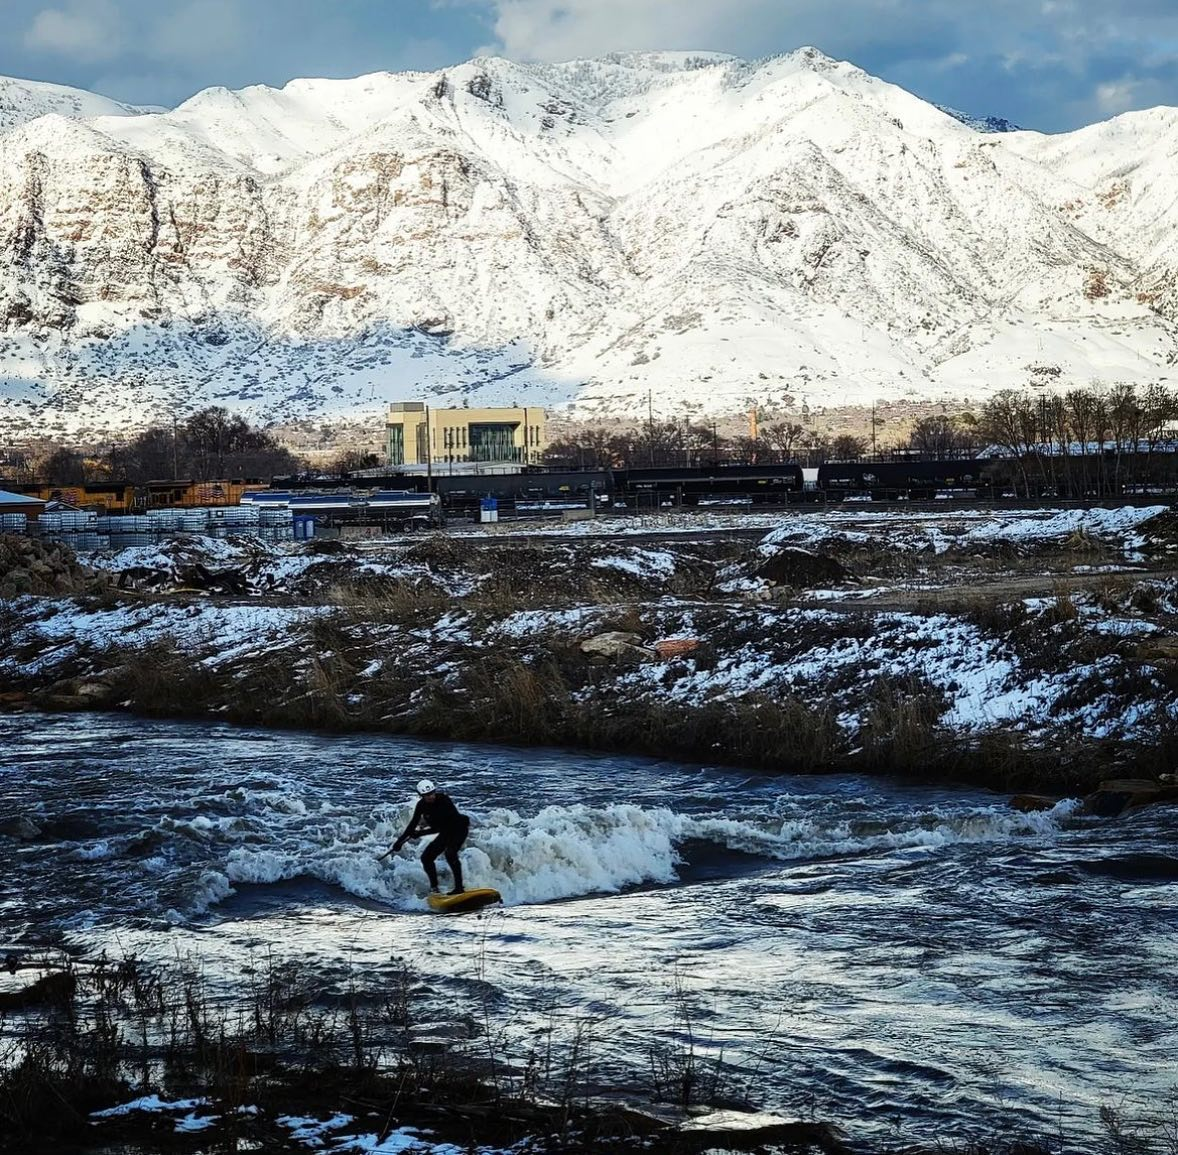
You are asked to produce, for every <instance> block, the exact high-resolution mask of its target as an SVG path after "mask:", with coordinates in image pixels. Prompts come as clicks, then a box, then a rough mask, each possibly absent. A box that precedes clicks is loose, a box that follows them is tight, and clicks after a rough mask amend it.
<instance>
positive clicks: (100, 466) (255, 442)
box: [16, 406, 303, 485]
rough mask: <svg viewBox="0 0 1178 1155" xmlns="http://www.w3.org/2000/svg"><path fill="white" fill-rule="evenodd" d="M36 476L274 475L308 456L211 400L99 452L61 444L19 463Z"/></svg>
mask: <svg viewBox="0 0 1178 1155" xmlns="http://www.w3.org/2000/svg"><path fill="white" fill-rule="evenodd" d="M16 464H17V470H18V472H23V473H25V474H26V475H27V476H28V478H29V479H30V480H33V479H36V480H38V481H44V482H47V483H48V484H50V485H84V484H97V483H101V482H104V481H127V482H130V483H131V484H133V485H141V484H143V483H145V482H148V481H159V480H163V479H168V478H184V479H186V480H191V481H213V480H215V479H217V478H226V477H260V478H269V477H271V476H273V475H275V474H288V473H295V472H298V471H299V470H300V469H301V468H303V462H302V460H301V459H300V458H298V457H296V456H295V455H294V454H293V453H291V452H290V451H289V450H287V449H284V448H283V447H282V446H281V445H279V444H278V442H277V441H276V440H275V439H274V438H273V437H272V436H271V435H270V434H269V433H267V432H266V431H265V430H264V429H260V428H257V427H255V426H252V425H250V424H249V422H248V421H246V420H245V418H244V417H241V416H239V415H237V414H231V413H230V412H229V411H228V410H227V409H224V408H221V407H219V406H211V407H209V408H207V409H202V410H200V411H199V412H197V413H194V414H192V416H190V417H187V418H185V419H184V420H183V421H177V422H176V423H175V424H174V425H170V426H164V425H153V426H151V427H150V428H148V429H145V430H144V431H143V432H142V433H139V434H137V435H136V436H135V437H134V438H132V439H131V440H130V441H127V442H125V443H122V444H115V445H111V446H110V447H109V448H108V449H106V450H105V451H103V452H101V453H97V454H85V453H82V452H81V451H80V450H78V449H72V448H68V447H59V448H57V449H54V450H52V451H50V452H49V453H47V454H46V455H45V456H43V457H41V458H40V459H39V460H29V459H26V460H25V461H24V462H20V463H16Z"/></svg>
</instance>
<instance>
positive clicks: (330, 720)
mask: <svg viewBox="0 0 1178 1155" xmlns="http://www.w3.org/2000/svg"><path fill="white" fill-rule="evenodd" d="M1173 522H1174V518H1173V515H1172V514H1170V513H1168V512H1166V511H1163V510H1161V509H1146V510H1134V509H1125V510H1091V511H1069V512H1068V513H1066V514H1055V515H1051V514H1044V513H1038V512H1035V513H1024V514H1017V513H1015V514H1003V515H993V514H990V515H971V514H968V513H967V514H955V515H946V516H942V517H934V516H931V515H921V516H904V515H881V514H874V515H873V514H871V513H869V512H868V513H861V514H845V513H833V514H810V515H802V516H794V517H782V518H779V519H776V520H775V522H773V523H772V524H771V526H770V527H765V532H764V535H763V537H762V538H761V540H759V541H756V540H754V541H749V540H748V538H747V536H746V535H745V534H742V533H738V532H736V531H734V530H732V529H729V528H719V529H705V530H704V532H700V527H699V523H698V522H696V523H695V524H694V530H695V532H692V528H693V527H692V524H691V523H690V522H687V523H684V525H683V526H682V527H681V529H680V532H681V536H680V537H676V536H675V531H674V529H668V527H667V525H664V524H662V523H660V525H659V526H658V527H657V528H651V529H650V530H649V532H650V533H654V532H657V534H658V540H657V541H651V540H645V539H644V537H643V535H642V534H641V533H639V534H635V535H631V536H626V535H623V534H615V535H614V536H612V537H587V536H569V537H568V538H565V539H562V538H560V537H559V536H550V535H547V534H546V535H545V536H542V537H540V536H536V537H531V538H529V537H528V536H526V535H519V536H513V537H510V538H503V537H501V536H494V535H485V536H479V535H476V534H473V533H472V534H467V535H465V536H461V535H435V536H430V537H427V538H423V539H418V540H409V541H402V542H389V543H383V544H378V545H375V546H373V545H367V544H365V545H363V546H361V545H351V546H348V545H344V544H343V543H338V542H326V543H324V542H320V543H312V544H311V545H310V546H274V545H267V544H265V543H262V542H257V541H253V540H251V539H233V540H229V541H221V540H216V539H196V538H192V539H177V540H176V541H173V542H171V543H168V544H166V545H162V546H159V547H150V548H138V549H130V550H121V551H116V552H110V553H106V554H97V555H94V554H91V555H86V556H85V557H84V558H83V559H82V560H83V562H84V563H85V564H84V566H83V567H78V566H76V565H73V563H72V560H70V561H69V565H70V566H71V567H72V568H69V570H68V581H69V583H70V585H69V587H68V589H69V591H70V592H71V593H72V592H73V590H76V589H77V588H79V585H80V583H81V584H82V585H83V588H85V589H87V590H88V592H83V593H81V594H80V595H79V594H74V595H73V596H54V591H53V590H52V582H51V580H50V581H49V584H48V589H47V586H46V582H45V580H44V575H42V584H41V586H39V587H37V588H39V589H40V591H41V593H40V595H39V596H38V595H37V594H34V593H28V594H23V595H19V596H15V597H10V598H9V599H8V601H6V602H5V603H3V612H2V614H0V640H2V641H4V642H5V643H6V644H5V645H4V646H3V647H2V652H3V654H4V657H3V658H0V677H2V678H3V680H4V682H5V683H6V685H5V691H6V692H5V694H4V699H5V703H6V705H7V706H8V707H9V708H15V707H22V706H33V707H37V708H45V709H86V708H102V709H109V708H118V709H126V710H130V711H133V712H138V713H143V714H146V715H154V716H175V717H210V718H220V719H227V720H232V721H235V722H239V723H243V724H249V725H265V726H280V727H306V726H311V727H318V728H326V729H335V730H341V731H348V730H375V731H386V732H389V733H401V734H417V735H432V736H437V737H444V738H455V739H461V740H469V741H489V742H507V743H517V744H545V745H565V746H578V747H583V748H591V749H601V750H615V751H630V752H633V753H641V754H656V755H660V756H666V757H677V758H681V759H686V760H694V761H709V762H713V761H721V762H730V763H738V764H744V765H749V766H752V767H757V768H764V769H771V770H779V771H799V770H800V771H805V772H848V771H850V772H872V773H888V774H897V773H900V774H908V775H916V776H920V777H924V778H926V779H935V780H950V781H952V780H960V781H963V782H971V783H975V784H985V785H989V786H993V787H995V788H999V789H1006V790H1032V791H1040V792H1044V793H1054V794H1064V793H1072V794H1075V793H1086V792H1088V791H1089V790H1091V789H1093V788H1094V787H1095V785H1096V784H1097V783H1099V782H1100V781H1101V780H1103V779H1107V778H1110V777H1118V776H1120V777H1125V776H1131V777H1134V778H1142V777H1145V778H1153V777H1156V776H1157V775H1159V774H1163V773H1166V772H1169V771H1170V770H1171V769H1172V766H1173V764H1174V761H1175V756H1176V754H1178V724H1176V721H1175V719H1176V717H1178V573H1175V572H1174V570H1173V569H1172V564H1171V562H1170V559H1171V557H1172V555H1173V551H1174V546H1175V543H1176V541H1178V538H1176V535H1175V530H1174V524H1173ZM704 524H705V526H706V524H707V523H706V522H705V523H704ZM583 525H584V523H580V524H579V525H576V526H570V527H568V528H569V530H570V531H574V532H576V533H577V534H583V533H584V530H583V529H582V526H583ZM773 526H775V528H774V527H773ZM546 528H547V527H546ZM638 528H639V529H641V528H642V527H641V526H639V527H638ZM87 583H88V584H87ZM2 584H3V575H0V587H2ZM10 585H11V583H10Z"/></svg>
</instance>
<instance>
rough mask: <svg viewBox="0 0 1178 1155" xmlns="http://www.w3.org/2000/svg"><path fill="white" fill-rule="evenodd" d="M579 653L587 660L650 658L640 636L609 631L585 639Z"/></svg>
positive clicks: (620, 631) (649, 653) (619, 631)
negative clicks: (587, 658)
mask: <svg viewBox="0 0 1178 1155" xmlns="http://www.w3.org/2000/svg"><path fill="white" fill-rule="evenodd" d="M581 653H582V654H584V655H585V656H586V657H589V658H642V659H646V658H649V657H651V656H652V655H651V652H650V651H649V650H648V649H646V647H645V646H644V645H643V643H642V636H641V635H640V634H629V633H626V632H624V631H623V630H610V631H608V632H607V633H604V634H597V635H596V636H595V637H592V638H585V639H584V641H582V642H581Z"/></svg>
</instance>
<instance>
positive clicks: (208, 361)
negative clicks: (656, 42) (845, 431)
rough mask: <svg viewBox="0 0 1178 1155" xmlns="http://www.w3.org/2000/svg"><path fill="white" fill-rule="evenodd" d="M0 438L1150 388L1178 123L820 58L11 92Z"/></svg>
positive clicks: (5, 112) (15, 86)
mask: <svg viewBox="0 0 1178 1155" xmlns="http://www.w3.org/2000/svg"><path fill="white" fill-rule="evenodd" d="M0 126H3V127H0V422H3V424H4V425H5V426H7V427H8V429H9V430H14V429H16V430H19V429H20V428H28V427H29V423H35V425H36V427H37V428H38V429H41V430H48V431H52V430H53V429H55V428H57V427H64V426H70V427H73V428H82V427H89V428H92V429H93V428H104V427H105V428H123V427H126V425H127V424H128V423H134V422H140V421H145V420H147V419H149V418H152V417H156V416H158V415H159V414H160V413H169V414H171V413H183V412H186V411H189V410H191V409H192V408H193V407H196V406H200V405H205V404H210V403H222V404H228V405H230V406H232V407H236V408H242V409H246V410H248V411H250V412H251V413H253V414H255V415H257V416H263V417H266V418H271V419H297V418H299V417H302V416H306V415H308V414H339V413H352V414H354V413H356V412H357V411H358V410H363V409H365V408H368V409H372V410H375V409H376V408H377V407H378V405H379V404H380V403H383V402H384V401H386V400H389V399H393V398H407V397H418V396H422V395H438V394H440V395H443V396H446V397H448V398H449V399H450V400H451V401H453V400H456V399H459V398H462V397H467V396H469V397H470V399H471V400H472V401H475V400H477V402H478V403H484V404H486V403H494V402H497V401H504V402H512V401H517V400H518V401H519V402H521V403H528V404H549V405H553V404H558V403H570V404H572V405H573V408H574V412H577V413H580V414H582V415H584V414H589V413H593V412H602V411H611V412H617V413H625V412H643V413H645V411H646V406H647V398H648V394H649V395H650V397H651V399H652V402H653V406H654V408H655V410H656V412H659V413H664V414H670V413H677V414H684V413H689V412H698V411H701V410H706V411H713V412H715V411H722V410H726V409H727V410H732V409H736V408H738V407H742V406H744V405H745V404H747V401H748V399H749V398H752V397H756V398H760V399H762V400H766V401H769V402H774V403H781V401H782V399H783V397H788V398H790V399H792V400H793V401H794V402H796V403H798V404H800V403H801V402H802V401H803V400H807V401H809V402H810V403H811V404H823V405H831V404H838V403H842V402H848V403H850V402H861V401H870V400H872V399H875V398H892V397H901V396H912V397H937V396H944V395H953V396H970V395H982V394H985V393H987V392H990V391H993V390H996V389H999V388H1003V387H1007V386H1011V385H1023V384H1026V383H1028V382H1033V383H1036V384H1042V385H1045V386H1048V387H1057V386H1060V385H1067V384H1072V383H1087V382H1089V381H1091V380H1093V379H1104V380H1118V379H1130V380H1138V381H1153V380H1166V379H1170V378H1172V377H1173V376H1174V375H1175V373H1176V371H1175V369H1174V361H1175V359H1176V356H1178V353H1176V350H1178V341H1176V335H1178V328H1176V326H1175V323H1174V322H1175V317H1176V316H1178V290H1176V288H1175V285H1176V281H1175V269H1176V268H1178V227H1176V226H1178V196H1176V195H1175V194H1176V193H1178V177H1176V176H1175V173H1176V172H1178V166H1176V165H1175V152H1176V151H1178V110H1174V109H1165V108H1160V109H1154V110H1152V111H1149V112H1143V113H1130V114H1127V115H1125V116H1121V117H1118V118H1116V119H1115V120H1111V121H1108V122H1106V123H1104V124H1099V125H1094V126H1092V127H1090V128H1086V129H1083V130H1081V131H1079V132H1075V133H1071V134H1068V135H1064V136H1043V135H1041V134H1038V133H1032V132H1004V133H992V132H987V133H983V132H979V131H976V130H974V129H972V128H971V127H969V126H968V125H966V124H963V123H961V122H960V121H959V120H958V119H956V118H955V117H954V116H952V115H950V114H948V113H946V112H943V111H941V110H940V109H937V108H935V107H934V106H932V105H930V104H926V103H924V102H923V101H921V100H919V99H918V98H916V97H915V96H913V95H911V94H910V93H908V92H905V91H904V90H902V89H900V88H897V87H895V86H894V85H890V84H887V83H884V82H883V81H881V80H878V79H876V78H874V77H872V76H869V75H867V74H866V73H864V72H862V71H860V70H859V69H857V68H855V67H853V66H851V65H849V64H845V63H839V62H836V61H833V60H830V59H828V58H827V57H825V56H823V55H822V54H821V53H819V52H817V51H815V50H814V49H802V50H800V51H798V52H795V53H791V54H790V55H788V56H783V57H777V58H774V59H770V60H765V61H760V62H756V63H748V62H745V61H741V60H737V59H734V58H732V57H727V56H720V55H714V54H711V55H689V54H683V53H655V54H649V53H648V54H633V55H623V56H611V57H607V58H605V59H602V60H594V61H575V62H572V63H567V64H555V65H518V64H513V63H510V62H508V61H506V60H500V59H493V58H482V59H477V60H472V61H470V62H468V63H466V64H462V65H460V66H457V67H454V68H451V69H447V70H446V71H444V72H436V73H401V74H391V73H380V74H375V75H371V76H362V77H359V78H357V79H354V80H296V81H293V82H292V83H290V84H288V85H287V86H286V87H285V88H283V89H280V90H276V89H271V88H265V87H254V88H247V89H244V90H242V91H240V92H230V91H227V90H225V89H210V90H208V91H206V92H202V93H200V94H199V95H197V96H195V97H193V98H192V99H191V100H189V101H187V102H186V103H184V104H182V105H181V106H180V107H179V108H176V109H174V110H173V111H170V112H162V113H159V112H157V113H150V112H144V111H142V110H138V109H132V108H127V107H125V106H122V105H116V104H114V102H111V101H106V100H104V99H103V98H101V97H95V96H91V95H90V94H87V93H75V92H71V91H70V90H68V89H61V88H54V87H53V86H47V85H35V84H31V83H26V82H23V81H9V82H6V83H4V84H3V85H0Z"/></svg>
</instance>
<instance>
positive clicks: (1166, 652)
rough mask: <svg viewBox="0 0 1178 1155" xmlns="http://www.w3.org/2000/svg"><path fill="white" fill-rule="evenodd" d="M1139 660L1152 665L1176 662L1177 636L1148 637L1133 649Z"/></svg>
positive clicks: (1177, 658)
mask: <svg viewBox="0 0 1178 1155" xmlns="http://www.w3.org/2000/svg"><path fill="white" fill-rule="evenodd" d="M1133 653H1134V656H1135V657H1136V658H1137V659H1138V661H1141V662H1149V663H1151V664H1153V665H1168V664H1169V663H1171V662H1178V638H1164V637H1163V638H1148V639H1146V640H1145V641H1143V642H1141V643H1140V644H1139V645H1138V646H1137V648H1136V649H1135V650H1134V651H1133Z"/></svg>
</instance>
